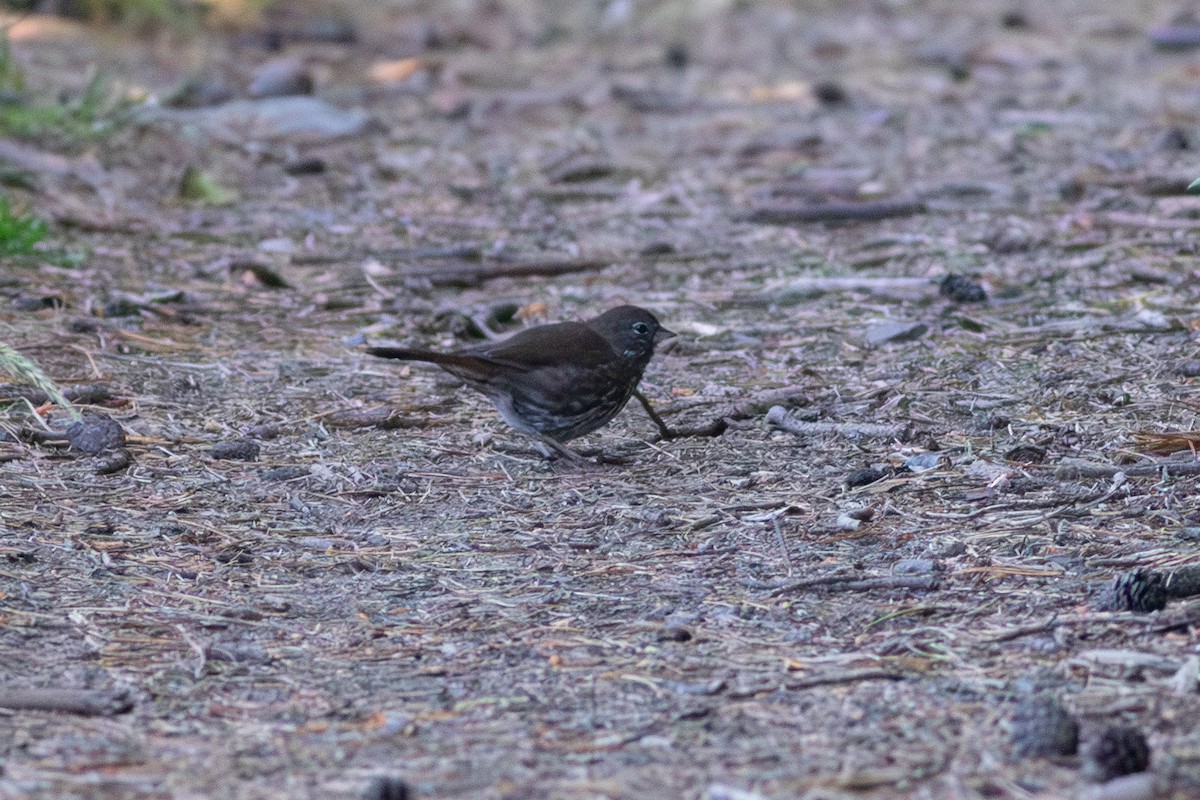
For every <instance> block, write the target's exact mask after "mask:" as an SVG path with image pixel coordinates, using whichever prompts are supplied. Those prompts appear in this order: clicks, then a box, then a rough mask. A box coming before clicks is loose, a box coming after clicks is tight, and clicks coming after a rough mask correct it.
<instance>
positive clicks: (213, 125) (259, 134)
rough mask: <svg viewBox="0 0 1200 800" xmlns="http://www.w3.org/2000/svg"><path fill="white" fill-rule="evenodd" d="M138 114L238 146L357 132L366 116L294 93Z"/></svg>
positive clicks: (331, 137) (329, 138)
mask: <svg viewBox="0 0 1200 800" xmlns="http://www.w3.org/2000/svg"><path fill="white" fill-rule="evenodd" d="M142 114H143V119H145V120H146V121H147V122H149V123H150V124H166V125H172V124H174V125H178V126H180V127H182V128H184V129H185V130H189V131H192V132H195V133H199V134H200V135H202V136H208V137H211V138H213V139H218V140H220V141H223V142H227V143H229V144H236V145H245V143H246V142H247V141H286V142H291V143H296V144H313V143H319V142H329V141H333V140H335V139H342V138H345V137H348V136H357V135H359V134H361V133H362V132H363V131H364V130H366V126H367V121H368V119H369V117H368V116H367V114H366V112H365V111H361V110H357V109H354V110H346V109H342V108H338V107H337V106H335V105H332V104H330V103H327V102H325V101H324V100H318V99H317V98H315V97H295V96H293V97H266V98H262V99H258V100H237V101H234V102H232V103H226V104H224V105H221V106H216V107H215V108H200V109H184V110H178V109H167V108H156V109H146V110H144V111H143V112H142Z"/></svg>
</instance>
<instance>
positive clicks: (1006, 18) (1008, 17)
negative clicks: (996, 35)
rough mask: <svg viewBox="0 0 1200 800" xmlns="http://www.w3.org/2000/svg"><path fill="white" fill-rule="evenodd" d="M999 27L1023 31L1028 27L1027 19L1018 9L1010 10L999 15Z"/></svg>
mask: <svg viewBox="0 0 1200 800" xmlns="http://www.w3.org/2000/svg"><path fill="white" fill-rule="evenodd" d="M1000 25H1001V26H1002V27H1004V28H1008V29H1009V30H1024V29H1025V28H1028V27H1029V18H1028V17H1026V16H1025V12H1024V11H1022V10H1021V9H1019V8H1010V9H1009V10H1008V11H1005V12H1004V13H1003V14H1001V15H1000Z"/></svg>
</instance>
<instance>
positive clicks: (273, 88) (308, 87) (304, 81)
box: [247, 58, 314, 98]
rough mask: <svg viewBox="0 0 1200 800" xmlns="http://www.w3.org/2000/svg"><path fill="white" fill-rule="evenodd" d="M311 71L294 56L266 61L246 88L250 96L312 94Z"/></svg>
mask: <svg viewBox="0 0 1200 800" xmlns="http://www.w3.org/2000/svg"><path fill="white" fill-rule="evenodd" d="M313 87H314V81H313V76H312V73H311V72H309V71H308V67H306V66H304V63H303V62H302V61H300V60H298V59H295V58H280V59H276V60H274V61H268V62H267V63H265V64H263V65H262V66H260V67H259V68H258V71H257V72H256V73H255V74H254V79H253V80H251V81H250V86H249V88H248V89H247V91H248V92H249V94H250V96H251V97H256V98H263V97H290V96H293V95H303V94H312V93H313Z"/></svg>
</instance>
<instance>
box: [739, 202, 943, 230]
mask: <svg viewBox="0 0 1200 800" xmlns="http://www.w3.org/2000/svg"><path fill="white" fill-rule="evenodd" d="M924 211H925V204H924V203H922V202H920V201H913V200H869V201H866V202H862V203H814V204H812V205H804V206H785V205H778V206H762V207H760V208H755V209H751V210H750V211H748V212H747V213H746V214H744V215H743V216H742V217H741V218H740V219H741V221H743V222H757V223H759V224H764V225H787V224H790V223H795V222H871V221H874V220H880V219H889V218H891V217H909V216H912V215H913V214H921V213H924Z"/></svg>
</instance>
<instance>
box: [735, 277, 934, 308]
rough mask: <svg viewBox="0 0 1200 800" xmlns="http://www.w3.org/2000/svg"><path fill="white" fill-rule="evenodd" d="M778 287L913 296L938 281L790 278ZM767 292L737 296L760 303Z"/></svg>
mask: <svg viewBox="0 0 1200 800" xmlns="http://www.w3.org/2000/svg"><path fill="white" fill-rule="evenodd" d="M780 288H781V289H782V290H783V291H786V292H788V293H792V292H801V293H804V294H811V295H814V296H815V295H821V294H832V293H834V292H867V293H869V294H881V295H888V296H893V295H905V296H912V295H913V294H916V293H923V294H930V295H935V294H937V293H938V286H937V284H936V283H934V282H932V281H930V280H929V279H928V278H863V277H850V278H791V279H789V280H788V281H787V282H786V283H785V284H784V285H783V286H781V287H780ZM776 291H778V290H776ZM770 296H771V295H770V294H768V293H763V292H758V293H756V294H747V295H739V296H738V297H737V298H736V300H738V301H740V302H744V303H761V302H763V299H764V298H769V297H770Z"/></svg>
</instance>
